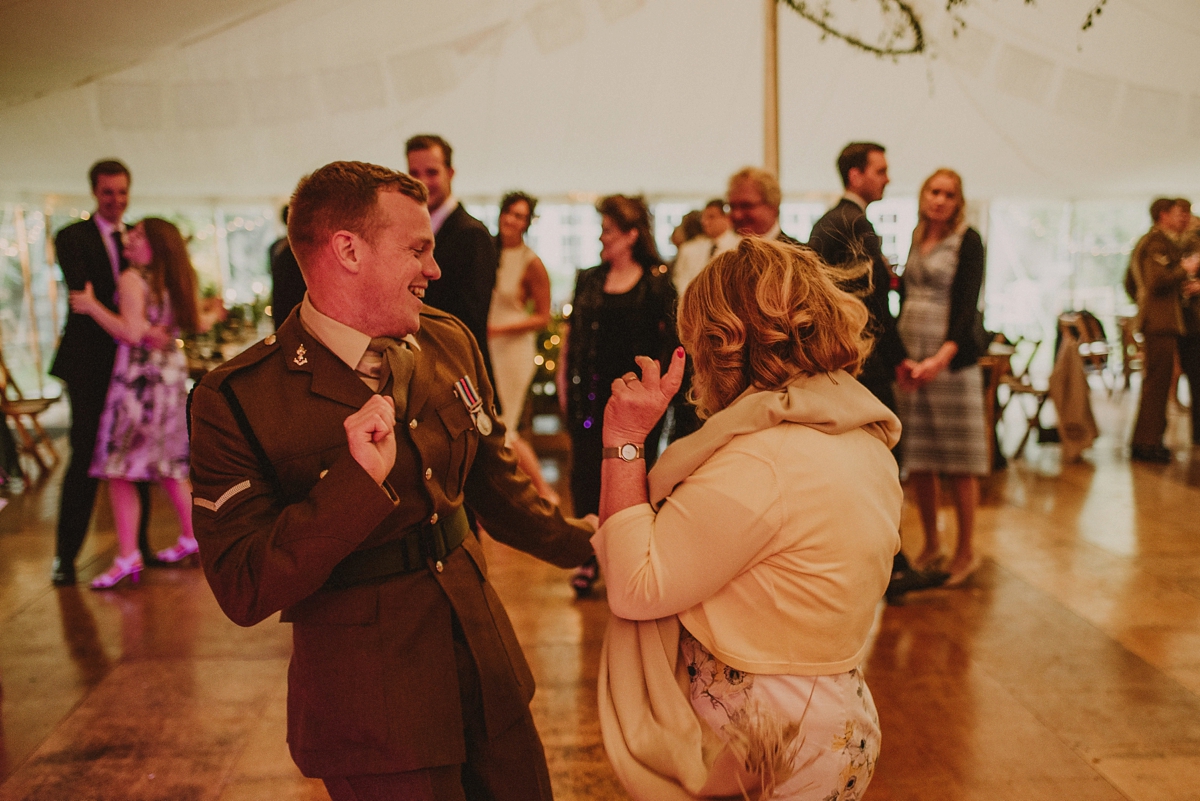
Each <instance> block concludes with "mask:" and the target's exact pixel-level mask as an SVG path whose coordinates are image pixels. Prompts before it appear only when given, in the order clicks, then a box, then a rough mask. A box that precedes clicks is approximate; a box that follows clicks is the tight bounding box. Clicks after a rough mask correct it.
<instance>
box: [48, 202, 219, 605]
mask: <svg viewBox="0 0 1200 801" xmlns="http://www.w3.org/2000/svg"><path fill="white" fill-rule="evenodd" d="M125 257H126V258H127V259H128V261H129V268H128V269H126V270H125V271H124V272H123V273H121V279H120V282H119V283H118V286H117V306H118V311H117V312H115V313H114V312H113V311H112V310H111V309H109V308H108V306H106V305H105V304H104V303H103V302H101V301H100V300H99V299H97V297H96V294H95V290H94V288H93V286H92V284H91V283H88V284H85V286H84V288H83V290H82V291H78V292H71V294H70V303H71V308H72V309H73V310H74V311H75V312H76V313H78V314H86V315H88V316H89V317H91V318H92V319H94V320H95V321H96V323H97V324H99V325H100V327H101V328H103V329H104V330H105V331H106V332H107V333H108V334H109V335H110V336H112V337H113V338H115V339H116V340H117V342H118V343H119V344H118V347H117V356H116V359H115V361H114V363H113V374H112V380H111V382H110V383H109V386H108V393H107V396H106V398H105V402H104V413H103V414H102V415H101V418H100V429H99V435H98V437H97V440H96V448H95V453H94V455H93V457H92V464H91V469H90V473H91V475H92V477H93V478H97V479H105V480H107V481H108V491H109V496H110V498H111V500H112V508H113V519H114V522H115V524H116V529H117V542H118V550H119V552H118V554H117V557H116V558H115V559H114V560H113V565H112V567H111V568H109V570H108V571H107V572H105V573H102V574H101V575H99V576H97V577H96V579H95V580H94V581H92V589H95V590H101V589H109V588H110V587H114V586H116V585H117V584H118V583H119V582H120V581H122V580H123V579H125V578H126V577H132V579H133V581H134V582H136V581H137V579H138V574H139V573H140V572H141V570H142V556H141V553H140V552H139V551H138V549H137V520H138V516H139V511H140V509H139V501H138V496H137V492H136V490H135V489H134V486H133V483H132V482H135V481H154V482H157V483H159V484H161V485H162V487H163V489H164V490H165V491H166V493H167V496H168V497H169V498H170V499H171V503H172V504H173V505H174V507H175V511H176V513H177V514H178V515H179V525H180V528H181V530H182V533H181V534H180V535H179V540H178V542H176V544H175V545H173V546H172V547H170V548H168V549H166V550H165V551H159V552H158V558H159V559H161V560H162V561H164V562H178V561H180V560H182V559H184V558H186V557H188V556H191V555H192V554H194V553H196V551H197V550H198V548H197V546H196V538H195V537H194V536H193V535H192V492H191V485H190V484H189V482H188V429H187V412H186V406H187V391H188V387H187V381H188V367H187V357H186V356H185V355H184V353H183V350H182V348H180V347H179V346H178V345H177V344H176V341H175V338H176V337H178V336H179V335H180V333H181V331H182V332H187V333H194V332H195V331H196V330H197V327H198V323H199V313H198V310H197V306H196V274H195V271H194V270H193V269H192V263H191V260H190V259H189V258H188V252H187V245H186V244H185V243H184V241H183V237H182V236H181V235H180V233H179V229H178V228H176V227H175V226H174V225H172V224H171V223H169V222H167V221H166V220H160V219H157V218H154V217H148V218H147V219H145V220H143V221H142V222H140V223H138V224H137V225H136V226H135V227H134V228H132V229H131V230H130V231H129V234H128V238H127V242H126V246H125ZM152 326H161V327H163V328H164V329H166V331H167V332H168V333H169V335H170V338H169V341H168V342H167V343H166V344H165V345H161V346H149V345H146V344H144V338H145V335H146V332H147V331H148V330H149V329H150V328H151V327H152Z"/></svg>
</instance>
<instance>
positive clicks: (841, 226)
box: [808, 198, 906, 385]
mask: <svg viewBox="0 0 1200 801" xmlns="http://www.w3.org/2000/svg"><path fill="white" fill-rule="evenodd" d="M808 246H809V247H810V248H812V249H813V250H815V251H816V252H817V254H818V255H820V257H821V258H822V259H824V260H825V263H826V264H829V265H830V266H832V267H839V266H843V265H851V264H855V263H858V262H861V261H862V260H863V259H869V260H870V262H871V286H870V290H869V291H867V290H868V288H867V284H866V280H865V278H864V279H863V280H861V281H859V282H858V283H857V286H855V285H854V284H852V285H851V287H850V288H852V289H856V290H858V291H859V292H860V293H862V294H861V296H862V299H863V302H864V303H865V304H866V305H867V311H868V312H869V313H870V315H871V333H872V334H874V335H875V348H874V350H872V351H871V355H870V356H868V357H867V361H866V363H865V364H864V365H863V370H862V375H861V379H862V381H863V383H864V384H868V385H876V384H879V383H880V382H883V383H886V384H890V383H891V381H892V380H893V378H894V376H895V371H896V365H898V364H900V362H902V361H904V358H905V355H906V354H905V351H904V345H903V344H902V343H901V342H900V334H899V333H898V332H897V331H896V318H895V317H893V316H892V310H891V307H890V306H889V305H888V290H889V289H891V286H892V274H891V271H889V270H888V266H887V261H886V260H885V259H884V258H883V249H882V248H881V246H880V240H879V235H878V234H876V233H875V228H874V226H872V225H871V222H870V221H869V220H868V219H867V215H866V214H864V213H863V210H862V209H860V208H859V207H858V204H857V203H855V202H854V201H852V200H848V199H846V198H842V200H841V201H840V202H839V203H838V204H837V205H836V206H834V207H833V208H832V209H830V210H829V211H827V212H826V213H825V216H824V217H822V218H821V219H819V220H817V223H816V225H814V226H813V229H812V234H811V235H810V236H809V239H808Z"/></svg>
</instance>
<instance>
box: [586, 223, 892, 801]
mask: <svg viewBox="0 0 1200 801" xmlns="http://www.w3.org/2000/svg"><path fill="white" fill-rule="evenodd" d="M866 323H867V313H866V309H865V308H864V306H863V304H862V303H861V302H860V301H858V300H857V299H856V298H854V297H853V296H852V295H850V294H847V293H845V292H843V291H842V290H840V289H838V288H837V287H836V286H835V284H834V282H833V280H832V279H831V278H830V276H829V274H828V273H827V268H826V267H825V265H824V264H823V263H821V261H820V260H819V259H818V258H817V257H816V256H815V255H813V254H812V253H811V252H810V251H806V250H802V249H798V248H793V247H789V246H787V245H781V244H778V243H774V242H766V241H763V240H761V239H757V238H748V239H746V240H743V241H742V243H741V244H740V245H739V246H738V248H737V249H736V250H735V251H732V252H729V253H726V254H723V255H721V256H718V257H717V258H716V259H715V260H714V261H713V262H712V263H710V265H709V266H708V267H706V268H705V269H704V271H703V272H701V273H700V275H699V276H698V277H697V278H696V279H695V281H694V282H693V283H692V284H691V285H690V286H689V287H688V289H687V292H686V294H685V295H684V297H683V301H682V304H681V307H680V315H679V329H680V338H681V341H682V342H683V343H684V345H685V347H686V348H687V349H688V351H689V352H690V353H691V354H692V358H693V361H694V364H695V380H694V385H693V395H694V396H695V402H696V404H697V406H698V411H699V413H700V416H701V417H703V418H706V422H705V424H704V426H703V427H702V428H701V429H700V430H699V431H698V432H696V433H695V434H692V435H691V436H688V437H685V438H684V439H682V440H680V441H678V442H676V443H675V444H673V445H672V446H671V447H670V448H668V449H667V451H666V452H665V453H664V454H663V455H662V456H661V457H660V459H659V462H658V464H657V465H656V466H655V468H654V470H653V471H652V472H651V473H650V475H649V476H648V477H647V475H646V472H645V462H644V461H642V460H640V459H639V458H637V453H638V447H639V446H640V445H641V444H642V442H643V440H644V437H645V436H646V434H647V433H648V432H649V431H650V429H651V428H652V427H653V425H654V423H655V422H657V420H658V417H659V416H660V415H661V414H662V412H663V410H665V408H666V406H667V403H668V401H669V399H670V398H671V396H672V395H673V394H674V392H675V391H676V389H677V388H678V386H679V380H680V378H681V375H682V369H683V356H682V354H683V350H682V349H680V350H679V351H677V352H676V354H675V357H674V359H673V360H672V363H671V365H670V369H669V370H668V372H667V373H666V375H662V376H660V370H659V366H658V364H657V363H655V362H653V361H651V360H649V359H641V360H639V366H640V367H641V369H642V376H641V378H640V379H639V378H638V377H637V376H636V375H634V374H633V373H628V374H626V375H625V376H623V377H622V378H621V379H618V380H617V381H616V382H614V385H613V396H612V400H611V401H610V402H609V404H608V406H607V408H606V410H605V417H604V429H603V436H604V446H605V449H606V451H605V456H606V458H605V459H604V463H603V474H602V479H603V480H602V493H601V506H600V521H601V523H602V526H601V528H600V530H599V531H597V533H596V535H595V536H594V537H593V539H592V543H593V546H594V547H595V550H596V555H597V557H598V558H599V561H600V565H601V567H602V570H603V572H604V574H605V575H606V576H607V583H608V602H609V605H610V607H611V608H612V612H613V615H614V618H613V620H612V623H611V625H610V629H609V633H608V638H607V642H606V647H605V652H604V656H603V658H602V666H601V675H600V694H601V699H600V700H601V723H602V728H603V735H604V740H605V745H606V748H607V750H608V752H609V755H610V758H611V759H612V761H613V764H614V767H615V768H616V770H617V773H618V775H619V776H620V777H621V779H622V781H623V782H624V784H625V785H626V788H627V789H628V790H629V791H630V793H631V794H632V795H633V796H634V797H635V798H639V799H656V800H657V799H686V798H692V797H722V796H733V797H741V796H742V793H743V791H745V792H747V793H750V792H753V793H754V794H755V795H756V796H757V797H760V798H768V797H769V798H778V799H812V800H813V801H830V799H858V798H860V797H861V795H862V793H863V791H864V790H865V788H866V785H867V783H868V781H869V780H870V777H871V774H872V772H873V770H874V766H875V760H876V757H877V756H878V753H879V744H880V732H879V724H878V718H877V716H876V713H875V707H874V704H873V702H872V700H871V695H870V692H869V691H868V690H867V687H866V684H865V683H864V681H863V677H862V673H861V670H860V667H859V666H860V663H861V662H862V660H863V658H864V657H865V655H866V652H867V644H868V637H869V634H870V630H871V625H872V622H873V619H874V612H875V608H876V605H877V604H878V602H879V600H880V598H881V597H882V596H883V591H884V589H885V587H886V586H887V582H888V575H889V572H890V570H891V564H892V556H893V555H894V554H895V553H896V551H897V549H898V548H899V545H900V542H899V536H898V533H897V532H898V528H899V519H900V505H901V498H902V494H901V489H900V483H899V480H898V476H897V469H896V462H895V460H894V459H893V458H892V456H891V454H890V452H889V450H890V448H891V447H893V446H894V445H895V444H896V442H897V440H898V439H899V436H900V424H899V421H898V420H897V419H896V417H895V416H894V415H893V414H892V413H891V412H890V411H888V409H887V408H886V407H884V406H883V405H882V404H881V403H879V401H877V400H876V399H875V398H874V396H873V395H871V393H870V392H868V391H867V390H866V389H864V388H863V387H862V385H860V384H859V383H858V381H856V380H855V379H854V377H853V375H854V373H856V372H857V370H858V368H859V366H860V365H861V363H862V360H863V358H864V357H865V356H866V354H867V353H868V352H869V350H870V346H871V342H870V337H869V335H867V334H865V333H864V327H865V325H866Z"/></svg>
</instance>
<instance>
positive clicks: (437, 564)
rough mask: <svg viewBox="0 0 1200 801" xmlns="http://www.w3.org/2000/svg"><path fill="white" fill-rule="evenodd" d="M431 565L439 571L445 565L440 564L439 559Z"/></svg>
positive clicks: (444, 567)
mask: <svg viewBox="0 0 1200 801" xmlns="http://www.w3.org/2000/svg"><path fill="white" fill-rule="evenodd" d="M433 567H434V569H435V570H437V572H439V573H441V572H442V571H443V570H445V569H446V566H445V565H443V564H442V562H441V560H440V559H439V560H438V561H437V562H436V563H434V565H433Z"/></svg>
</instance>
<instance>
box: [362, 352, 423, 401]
mask: <svg viewBox="0 0 1200 801" xmlns="http://www.w3.org/2000/svg"><path fill="white" fill-rule="evenodd" d="M367 350H369V351H371V352H373V353H378V354H379V355H380V357H381V358H382V362H381V363H380V365H379V376H378V378H379V390H378V391H379V394H381V395H382V394H384V393H387V392H390V393H391V395H392V398H393V399H394V400H395V401H396V419H397V420H402V419H403V418H404V412H405V410H407V408H408V383H409V381H410V380H412V374H413V366H414V364H415V362H416V358H415V357H414V355H413V352H412V351H411V350H409V349H408V346H406V345H405V344H404V343H402V342H398V341H396V340H394V339H391V338H389V337H375V338H374V339H372V340H371V344H370V345H367Z"/></svg>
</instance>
